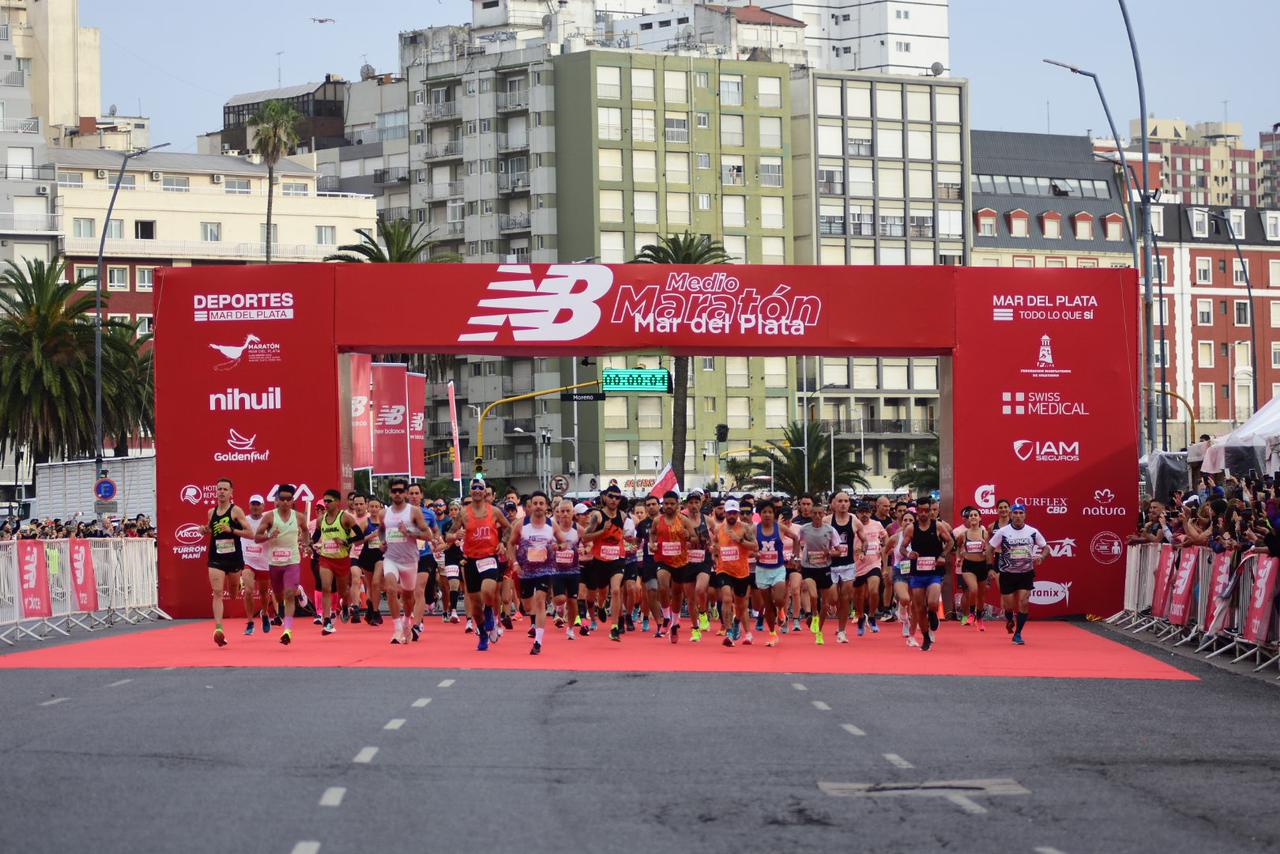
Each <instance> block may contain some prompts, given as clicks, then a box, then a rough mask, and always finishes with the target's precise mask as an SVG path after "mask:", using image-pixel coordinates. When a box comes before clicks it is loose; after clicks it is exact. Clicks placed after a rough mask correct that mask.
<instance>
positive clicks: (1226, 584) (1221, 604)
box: [1204, 552, 1231, 626]
mask: <svg viewBox="0 0 1280 854" xmlns="http://www.w3.org/2000/svg"><path fill="white" fill-rule="evenodd" d="M1209 575H1210V578H1212V579H1213V580H1212V582H1211V583H1212V587H1213V591H1212V593H1210V594H1209V606H1208V608H1206V609H1205V615H1204V624H1205V625H1206V626H1212V625H1214V620H1216V619H1217V618H1218V612H1219V611H1220V610H1221V609H1223V608H1229V607H1231V603H1230V602H1229V601H1225V600H1224V599H1223V598H1222V597H1224V596H1226V595H1227V590H1228V589H1229V588H1230V587H1231V552H1222V553H1220V554H1217V555H1214V557H1213V569H1212V570H1211V571H1210V573H1209Z"/></svg>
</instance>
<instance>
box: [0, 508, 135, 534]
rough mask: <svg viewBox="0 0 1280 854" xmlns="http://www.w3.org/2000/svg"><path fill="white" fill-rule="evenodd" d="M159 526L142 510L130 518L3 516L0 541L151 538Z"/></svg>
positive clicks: (0, 523)
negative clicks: (21, 517) (25, 517)
mask: <svg viewBox="0 0 1280 854" xmlns="http://www.w3.org/2000/svg"><path fill="white" fill-rule="evenodd" d="M155 535H156V529H155V527H154V526H153V525H152V524H151V518H150V517H149V516H146V515H145V514H143V513H139V514H138V515H137V516H134V517H133V518H131V519H122V518H112V519H107V520H104V521H99V520H97V519H79V518H73V519H20V518H18V517H16V516H8V517H5V518H3V520H0V541H3V540H62V539H103V538H111V537H116V538H122V539H132V538H139V537H142V538H151V539H154V538H155Z"/></svg>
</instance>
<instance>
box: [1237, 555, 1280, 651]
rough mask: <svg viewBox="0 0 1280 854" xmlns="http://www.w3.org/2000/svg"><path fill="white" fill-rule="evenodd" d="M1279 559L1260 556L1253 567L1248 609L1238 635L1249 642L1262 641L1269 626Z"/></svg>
mask: <svg viewBox="0 0 1280 854" xmlns="http://www.w3.org/2000/svg"><path fill="white" fill-rule="evenodd" d="M1278 566H1280V559H1277V558H1273V557H1260V558H1258V563H1257V564H1256V565H1255V566H1254V568H1253V593H1252V595H1251V596H1250V597H1249V610H1248V611H1247V612H1245V617H1244V628H1243V629H1242V630H1241V632H1240V637H1242V638H1244V639H1245V640H1247V641H1249V642H1250V643H1264V642H1265V641H1266V639H1267V631H1268V630H1269V629H1270V628H1271V614H1272V613H1273V612H1274V611H1275V603H1274V601H1273V600H1274V599H1275V594H1276V567H1278Z"/></svg>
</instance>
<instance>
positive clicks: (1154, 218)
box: [1151, 207, 1164, 237]
mask: <svg viewBox="0 0 1280 854" xmlns="http://www.w3.org/2000/svg"><path fill="white" fill-rule="evenodd" d="M1151 231H1152V233H1153V234H1155V236H1156V237H1164V208H1158V207H1153V208H1152V209H1151Z"/></svg>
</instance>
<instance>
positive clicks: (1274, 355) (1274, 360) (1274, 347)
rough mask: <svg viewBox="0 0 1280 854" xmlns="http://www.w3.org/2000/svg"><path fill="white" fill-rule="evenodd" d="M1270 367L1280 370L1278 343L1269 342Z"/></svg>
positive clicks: (1279, 346) (1279, 345)
mask: <svg viewBox="0 0 1280 854" xmlns="http://www.w3.org/2000/svg"><path fill="white" fill-rule="evenodd" d="M1271 367H1273V368H1280V341H1272V342H1271Z"/></svg>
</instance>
